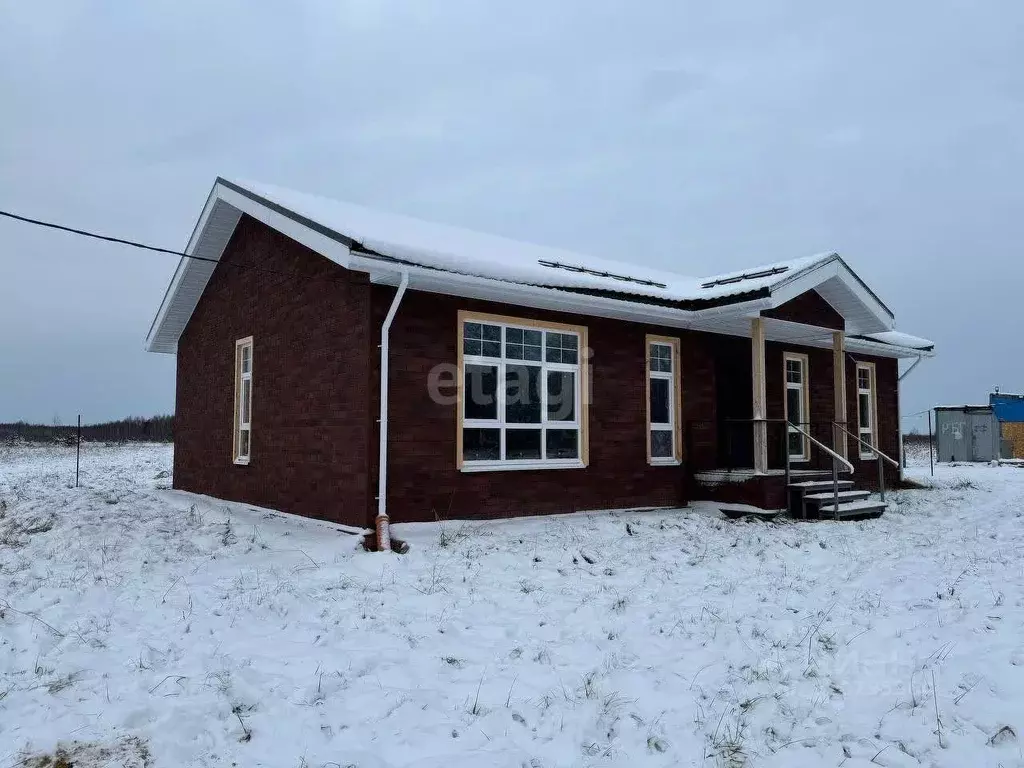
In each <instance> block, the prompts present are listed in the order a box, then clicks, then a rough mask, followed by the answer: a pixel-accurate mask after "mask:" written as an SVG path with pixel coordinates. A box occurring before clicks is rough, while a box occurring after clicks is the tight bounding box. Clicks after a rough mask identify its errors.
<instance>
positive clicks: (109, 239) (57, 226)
mask: <svg viewBox="0 0 1024 768" xmlns="http://www.w3.org/2000/svg"><path fill="white" fill-rule="evenodd" d="M0 216H6V217H7V218H9V219H16V220H17V221H23V222H25V223H26V224H35V225H36V226H37V227H47V228H48V229H59V230H60V231H62V232H70V233H72V234H74V235H82V236H83V237H91V238H93V239H95V240H106V241H107V242H108V243H120V244H121V245H130V246H131V247H132V248H142V249H144V250H147V251H156V252H157V253H169V254H171V255H172V256H184V257H185V258H187V259H196V260H198V261H214V262H216V261H217V259H208V258H204V257H202V256H193V255H191V254H188V253H182V252H181V251H172V250H171V249H169V248H159V247H157V246H155V245H146V244H145V243H139V242H136V241H135V240H125V239H124V238H121V237H111V236H110V235H101V234H98V233H96V232H88V231H86V230H84V229H75V228H74V227H66V226H64V225H63V224H54V223H53V222H49V221H40V220H39V219H30V218H29V217H28V216H19V215H18V214H16V213H11V212H10V211H0Z"/></svg>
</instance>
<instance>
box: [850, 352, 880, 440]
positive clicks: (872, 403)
mask: <svg viewBox="0 0 1024 768" xmlns="http://www.w3.org/2000/svg"><path fill="white" fill-rule="evenodd" d="M862 370H864V371H867V373H868V388H867V389H864V388H862V387H861V385H860V372H861V371H862ZM854 375H855V377H856V379H855V383H856V386H857V437H859V438H860V440H866V441H867V442H868V443H869V444H870V445H871V447H872V448H877V447H878V387H877V385H876V381H875V364H874V363H857V367H856V373H855V374H854ZM861 395H867V396H868V408H869V409H870V413H868V424H869V426H868V427H867V428H866V429H864V428H862V427H861V425H860V422H861V418H860V417H861V412H860V396H861ZM865 435H868V436H869V438H865ZM860 440H858V441H857V455H858V456H860V458H861V460H868V459H875V458H877V457H876V456H875V452H874V451H868V450H865V449H864V443H862V442H860Z"/></svg>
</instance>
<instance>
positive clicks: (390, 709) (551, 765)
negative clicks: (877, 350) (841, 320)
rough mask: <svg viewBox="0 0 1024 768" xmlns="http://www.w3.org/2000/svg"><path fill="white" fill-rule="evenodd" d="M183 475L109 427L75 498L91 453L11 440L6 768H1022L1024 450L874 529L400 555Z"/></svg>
mask: <svg viewBox="0 0 1024 768" xmlns="http://www.w3.org/2000/svg"><path fill="white" fill-rule="evenodd" d="M170 467H171V449H170V448H169V447H167V446H159V445H156V446H136V447H126V448H119V447H103V446H88V447H87V448H86V449H85V450H84V452H83V457H82V479H83V486H84V487H82V488H79V489H75V488H74V487H73V485H74V482H73V478H74V453H73V451H69V450H68V449H66V448H44V447H31V446H29V447H25V446H22V447H17V448H2V447H0V766H3V767H4V768H6V766H8V765H21V764H25V765H44V764H45V763H44V762H43V761H42V760H41V759H38V756H39V755H42V754H47V753H49V754H53V753H54V750H56V749H57V747H58V744H59V743H63V744H64V745H65V746H66V749H67V750H68V751H69V753H70V754H72V755H73V756H75V757H76V758H77V759H74V760H73V763H74V765H76V766H80V767H84V766H101V765H116V766H121V765H125V766H141V765H143V764H146V765H150V766H154V767H159V766H187V765H203V766H230V765H238V766H292V767H294V768H298V767H300V766H307V767H308V768H318V767H319V766H332V767H334V766H359V768H375V767H376V768H379V767H381V766H414V765H415V766H426V767H436V768H440V767H441V766H444V767H445V768H461V767H463V766H465V767H466V768H486V767H487V766H514V767H516V768H518V767H519V766H527V767H528V768H540V767H541V766H543V767H544V768H555V767H556V766H591V765H593V766H629V768H641V767H642V766H643V767H646V766H680V765H684V766H685V765H697V766H703V765H707V766H714V765H727V766H741V765H750V766H779V767H782V766H785V767H786V768H800V767H802V766H807V767H811V766H813V767H814V768H817V767H818V766H845V768H857V767H861V768H870V766H876V765H882V766H916V765H929V766H949V767H950V768H953V767H955V768H963V767H964V766H971V767H972V768H973V767H974V766H1020V765H1024V757H1022V741H1021V739H1024V469H1021V468H1015V467H990V466H957V467H949V466H940V467H939V468H938V470H937V474H936V479H935V487H934V488H932V489H927V490H921V491H903V492H900V493H897V494H895V497H894V503H893V506H892V509H891V510H890V512H889V513H887V514H886V515H885V516H884V517H882V518H881V519H878V520H871V521H866V522H861V523H833V522H821V523H791V522H786V521H783V522H779V523H766V522H761V521H756V522H748V521H739V522H729V521H726V520H724V519H722V518H721V517H720V516H719V515H718V513H717V512H715V511H714V510H713V509H712V508H710V507H707V506H701V505H698V506H696V507H695V508H691V509H686V510H675V511H657V512H621V513H606V514H594V515H587V514H579V515H574V516H570V517H552V518H534V519H520V520H513V521H503V522H495V523H460V522H449V523H445V524H438V525H418V526H412V525H406V526H401V525H400V526H397V529H398V531H397V535H399V536H401V537H403V538H406V539H407V540H409V541H410V543H411V544H412V550H411V552H410V553H409V554H408V555H405V556H400V555H394V554H372V553H366V552H362V551H357V549H356V546H355V545H356V543H357V542H356V540H355V539H354V538H353V537H351V536H347V535H345V534H343V533H339V532H337V531H335V530H333V529H332V528H331V527H330V526H326V525H322V524H318V523H315V522H311V521H305V520H302V519H297V518H292V517H288V516H283V515H278V514H274V513H270V512H267V511H265V510H254V509H252V508H250V507H247V506H244V505H235V504H227V503H223V502H219V501H216V500H212V499H208V498H201V497H194V496H190V495H187V494H182V493H178V492H174V491H170V490H167V489H168V487H169V484H170V478H169V472H170ZM916 473H917V474H918V475H923V476H925V477H926V476H927V474H928V469H927V457H925V465H924V469H923V470H917V471H916ZM76 742H77V745H76ZM33 755H35V756H37V757H36V758H31V757H30V756H33Z"/></svg>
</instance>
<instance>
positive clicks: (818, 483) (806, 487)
mask: <svg viewBox="0 0 1024 768" xmlns="http://www.w3.org/2000/svg"><path fill="white" fill-rule="evenodd" d="M789 487H790V488H792V489H793V490H795V491H800V492H802V493H805V494H806V493H819V492H824V491H831V490H832V488H833V486H832V481H831V480H804V481H803V482H801V483H790V484H789ZM849 488H853V480H840V481H839V490H844V489H849Z"/></svg>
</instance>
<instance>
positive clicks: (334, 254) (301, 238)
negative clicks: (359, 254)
mask: <svg viewBox="0 0 1024 768" xmlns="http://www.w3.org/2000/svg"><path fill="white" fill-rule="evenodd" d="M215 192H216V194H217V197H218V198H220V199H221V200H223V201H224V202H226V203H228V204H229V205H231V206H232V207H234V208H237V209H238V210H240V211H241V212H242V213H246V214H248V215H250V216H252V217H253V218H254V219H257V220H258V221H261V222H263V223H264V224H266V225H267V226H268V227H270V228H271V229H276V230H277V231H278V232H280V233H281V234H283V235H285V236H286V237H289V238H291V239H292V240H294V241H296V242H297V243H302V245H304V246H306V247H307V248H309V249H310V250H311V251H315V252H316V253H319V254H320V255H321V256H326V257H327V258H328V259H330V260H331V261H333V262H334V263H335V264H338V265H340V266H342V267H345V268H346V269H348V268H349V263H350V254H351V252H350V251H349V249H348V247H347V246H346V245H344V244H343V243H339V242H338V241H337V240H335V239H334V238H331V237H328V236H327V235H324V234H322V233H320V232H317V231H316V230H314V229H312V228H311V227H308V226H306V225H304V224H302V223H300V222H297V221H295V220H294V219H292V218H290V217H288V216H284V215H282V214H280V213H278V212H277V211H274V210H272V209H271V208H269V207H267V206H266V205H263V204H262V203H259V202H257V201H255V200H253V199H252V198H250V197H247V196H245V195H240V194H239V193H237V192H235V191H234V190H233V189H228V188H227V187H225V186H224V185H223V184H221V183H220V182H218V183H217V186H216V187H215Z"/></svg>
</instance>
